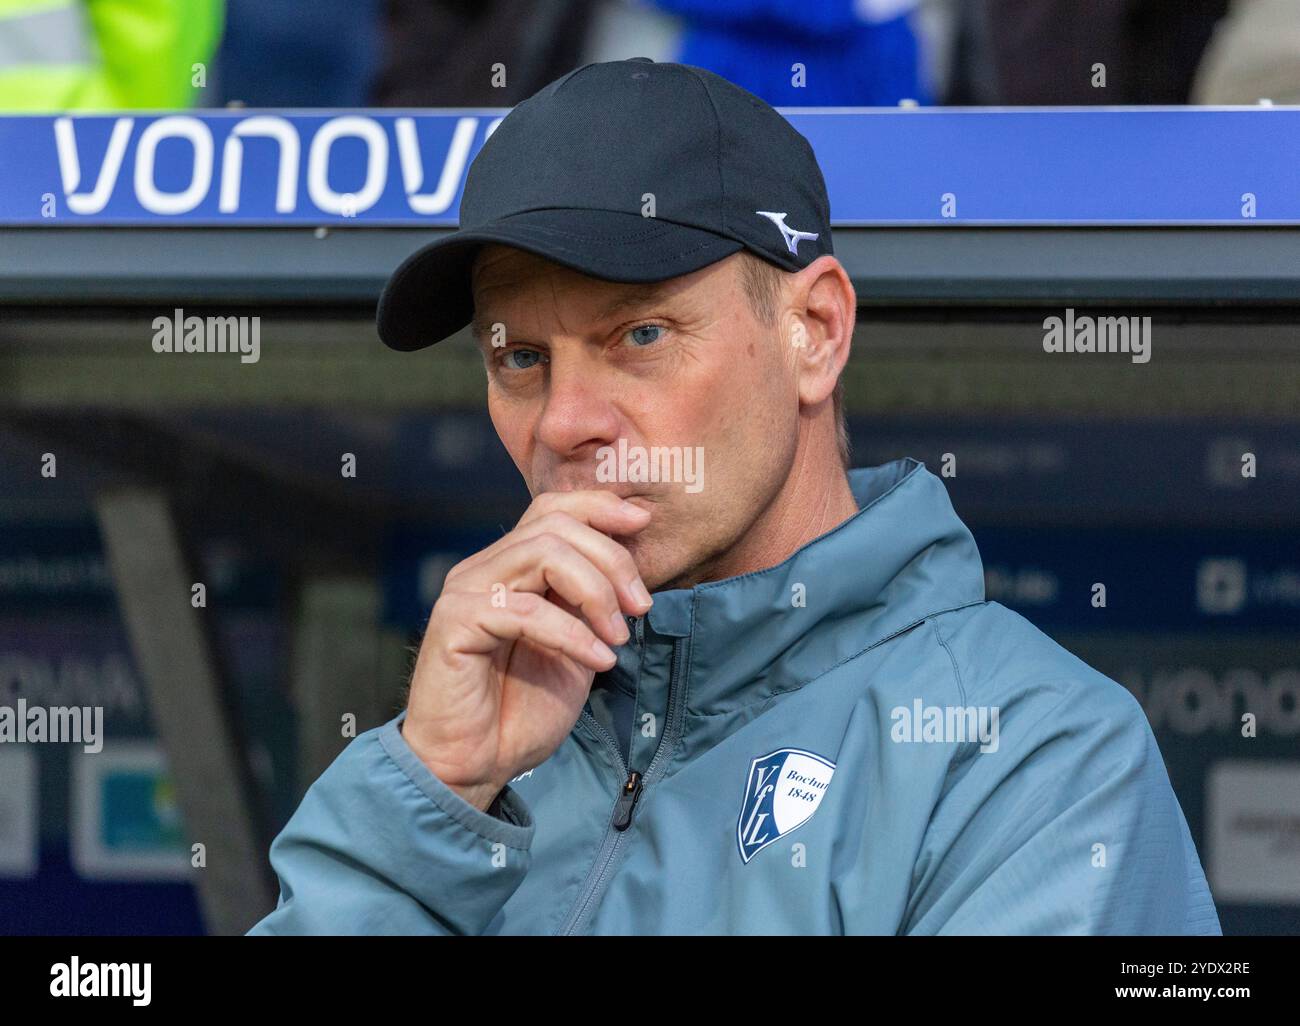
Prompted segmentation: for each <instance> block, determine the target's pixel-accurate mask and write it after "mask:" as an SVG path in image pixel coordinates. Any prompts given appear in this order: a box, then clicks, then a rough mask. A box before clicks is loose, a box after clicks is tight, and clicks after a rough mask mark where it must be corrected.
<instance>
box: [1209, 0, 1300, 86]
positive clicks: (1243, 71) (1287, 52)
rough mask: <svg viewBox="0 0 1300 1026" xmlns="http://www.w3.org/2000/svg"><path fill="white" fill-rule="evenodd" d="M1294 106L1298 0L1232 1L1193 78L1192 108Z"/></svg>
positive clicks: (1299, 66)
mask: <svg viewBox="0 0 1300 1026" xmlns="http://www.w3.org/2000/svg"><path fill="white" fill-rule="evenodd" d="M1261 99H1266V100H1272V101H1273V102H1274V103H1300V0H1233V4H1232V8H1231V9H1230V10H1229V12H1228V16H1227V17H1226V18H1224V19H1223V21H1221V22H1220V23H1219V26H1218V28H1216V29H1215V31H1214V38H1213V39H1211V40H1210V45H1209V47H1207V48H1206V51H1205V57H1204V59H1203V60H1202V61H1201V66H1200V68H1199V69H1198V71H1197V73H1196V82H1195V85H1194V86H1193V87H1192V102H1193V103H1216V104H1227V103H1256V102H1258V101H1259V100H1261Z"/></svg>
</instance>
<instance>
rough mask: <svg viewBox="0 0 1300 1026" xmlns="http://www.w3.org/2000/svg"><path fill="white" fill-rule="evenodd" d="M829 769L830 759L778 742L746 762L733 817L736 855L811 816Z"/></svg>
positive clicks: (750, 853)
mask: <svg viewBox="0 0 1300 1026" xmlns="http://www.w3.org/2000/svg"><path fill="white" fill-rule="evenodd" d="M834 773H835V763H833V762H831V761H830V760H829V759H823V758H822V757H821V756H820V755H817V754H815V753H813V752H805V751H804V750H803V749H802V748H778V749H777V750H776V751H775V752H770V753H768V754H767V755H763V756H760V757H759V758H757V759H755V760H754V761H753V762H752V763H750V766H749V780H747V781H746V782H745V800H744V802H742V803H741V806H740V819H739V820H738V821H737V823H736V842H737V843H738V844H739V845H740V858H741V860H742V861H744V862H748V861H749V860H750V859H752V858H753V857H754V856H755V855H757V854H758V853H759V852H760V851H762V850H763V849H764V848H766V847H767V846H768V845H769V844H771V843H772V842H773V841H775V840H777V839H779V838H781V837H784V836H785V835H786V834H788V833H789V832H790V831H791V830H794V829H795V828H796V827H799V826H802V825H803V824H804V823H806V822H808V820H810V819H812V814H813V813H814V812H816V811H817V806H818V805H820V804H821V803H822V798H823V797H824V796H825V794H826V787H827V785H828V784H830V782H831V777H832V776H833V775H834Z"/></svg>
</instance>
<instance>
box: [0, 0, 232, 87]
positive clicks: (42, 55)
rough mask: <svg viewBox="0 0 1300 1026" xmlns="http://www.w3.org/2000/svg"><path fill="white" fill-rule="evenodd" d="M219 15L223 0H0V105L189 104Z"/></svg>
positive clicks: (203, 71) (210, 50) (202, 73)
mask: <svg viewBox="0 0 1300 1026" xmlns="http://www.w3.org/2000/svg"><path fill="white" fill-rule="evenodd" d="M224 13H225V12H224V4H223V2H222V0H0V111H10V112H13V111H23V112H32V111H40V112H54V111H63V110H102V111H108V110H124V109H169V108H176V107H189V106H192V105H193V104H194V102H195V99H196V97H197V95H198V90H197V89H196V88H195V83H196V82H199V83H202V82H203V81H205V80H206V74H207V70H208V68H207V65H208V63H209V62H210V61H211V59H212V55H213V53H214V52H215V50H216V47H217V42H218V40H219V39H220V37H221V30H222V23H223V18H224ZM196 64H199V65H203V67H202V68H201V69H200V68H196V67H195V65H196Z"/></svg>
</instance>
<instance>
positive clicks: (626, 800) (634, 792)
mask: <svg viewBox="0 0 1300 1026" xmlns="http://www.w3.org/2000/svg"><path fill="white" fill-rule="evenodd" d="M643 622H644V617H637V619H636V642H637V647H638V648H640V647H641V646H642V644H643V643H644V640H645V636H644V633H643V630H642V624H643ZM681 649H682V641H681V639H676V640H674V641H673V651H672V656H671V661H670V663H669V670H668V696H667V697H668V723H667V725H666V726H665V729H664V735H663V737H661V738H660V739H659V746H658V747H657V748H656V749H655V754H654V755H653V756H652V757H651V759H650V765H649V766H647V767H646V770H645V774H644V775H643V774H641V773H639V772H637V771H636V770H632V771H631V772H629V771H628V768H627V765H626V763H624V761H623V753H622V752H620V751H619V749H618V745H617V744H616V743H615V742H614V739H613V738H612V737H611V736H610V734H609V731H607V730H606V729H605V728H604V727H603V726H601V724H600V723H599V722H598V721H597V720H596V718H595V717H594V716H592V715H591V714H589V713H588V712H586V711H585V710H584V711H583V713H582V717H583V719H585V720H586V721H587V722H588V724H589V725H590V726H592V727H594V728H595V729H596V732H597V734H598V736H600V738H601V740H602V741H603V742H604V743H605V746H606V747H607V748H609V749H610V751H612V752H613V754H614V758H615V760H616V762H617V764H618V767H619V769H620V770H622V772H624V773H626V774H627V778H626V780H625V781H624V783H623V786H622V788H621V789H620V790H619V793H618V798H617V800H616V801H615V803H614V811H613V813H612V814H611V816H610V829H609V830H607V831H606V832H605V837H604V840H603V841H602V842H601V846H600V851H599V852H597V854H596V865H597V866H599V867H600V868H599V870H597V869H595V868H593V870H592V872H591V873H588V875H587V880H588V882H587V883H586V884H584V886H583V888H582V891H581V893H580V894H579V895H578V900H577V902H576V903H575V904H574V906H573V909H572V911H571V912H570V913H569V915H568V916H567V917H566V918H565V921H564V925H563V926H562V927H561V928H560V930H559V933H560V934H561V935H564V936H568V935H571V934H574V933H577V932H578V929H579V928H580V927H581V926H582V925H583V924H584V923H585V920H586V918H587V912H588V910H589V908H590V907H591V903H592V901H593V899H594V898H595V897H596V895H598V894H599V893H601V888H602V886H603V884H604V882H605V878H606V876H607V875H608V874H609V867H610V865H611V864H612V863H613V861H614V856H615V855H616V854H617V853H618V846H619V842H620V841H622V839H623V835H624V831H626V830H627V828H628V827H629V826H631V824H632V813H633V811H634V810H635V808H636V803H637V799H639V798H640V797H641V789H642V785H643V783H644V781H645V778H647V777H649V776H650V774H651V773H652V772H653V770H654V768H655V766H656V765H657V764H658V762H659V758H660V756H661V755H662V754H663V753H664V751H665V750H666V749H667V748H668V747H669V742H670V741H671V740H672V738H671V737H670V735H671V734H672V733H673V730H674V721H675V717H674V710H673V702H674V700H675V698H676V693H677V669H678V660H679V656H680V653H681ZM628 750H629V751H631V747H630V746H629V749H628ZM593 873H594V874H595V876H594V879H593V877H592V874H593Z"/></svg>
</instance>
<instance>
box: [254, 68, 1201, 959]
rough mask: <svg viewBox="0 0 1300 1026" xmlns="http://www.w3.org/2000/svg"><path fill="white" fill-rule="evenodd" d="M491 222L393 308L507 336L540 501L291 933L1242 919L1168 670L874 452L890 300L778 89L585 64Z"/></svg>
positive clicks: (516, 120) (506, 411) (933, 487)
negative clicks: (862, 266)
mask: <svg viewBox="0 0 1300 1026" xmlns="http://www.w3.org/2000/svg"><path fill="white" fill-rule="evenodd" d="M460 213H461V227H460V230H459V231H458V232H456V233H455V234H453V235H451V236H449V237H448V238H446V239H443V240H440V241H438V242H436V243H434V244H432V245H430V246H428V247H426V248H425V249H424V250H422V251H420V252H418V253H416V254H415V255H414V256H412V257H411V258H410V259H408V260H407V261H406V262H405V263H404V264H403V265H402V266H401V267H400V268H399V269H398V270H397V272H396V273H395V274H394V275H393V278H392V280H391V281H390V283H389V285H388V288H387V289H386V290H385V293H384V296H383V298H382V300H381V302H380V307H379V332H380V335H381V337H382V338H383V340H384V341H385V342H386V343H387V344H388V345H389V346H392V347H394V348H397V349H403V350H415V349H420V348H423V347H425V346H428V345H431V344H433V343H436V342H438V341H440V340H442V339H444V338H446V337H447V336H448V335H451V334H453V333H454V332H456V331H458V330H459V329H461V328H463V327H465V326H467V325H471V326H472V328H473V332H474V334H475V336H476V337H477V339H478V342H479V345H480V346H481V348H482V351H483V356H484V362H485V365H486V370H487V380H488V406H489V411H490V413H491V416H492V421H493V424H494V426H495V428H496V430H497V432H498V434H499V435H500V437H501V440H502V442H503V444H504V445H505V447H506V449H507V450H508V451H509V452H510V455H511V457H512V458H513V459H514V461H515V464H516V466H517V467H518V468H519V471H520V473H521V474H522V475H523V477H524V479H525V481H527V483H528V486H529V489H530V491H531V493H532V495H533V502H532V504H531V505H530V506H529V508H528V510H527V511H526V512H525V513H524V515H523V517H522V518H521V519H520V521H519V523H518V524H517V525H516V526H515V528H514V529H513V530H512V531H510V532H509V533H508V534H506V535H505V536H504V537H502V538H501V539H500V540H499V541H497V542H495V543H494V544H492V545H490V546H489V547H487V548H486V549H484V550H483V551H481V552H479V553H476V554H475V555H473V556H471V557H469V558H468V559H466V560H464V561H463V562H462V563H460V564H458V565H457V566H456V567H454V568H453V569H452V570H451V572H450V573H449V574H448V575H447V579H446V582H445V584H444V586H443V590H442V593H441V595H440V596H439V598H438V601H437V603H436V604H435V605H434V607H433V610H432V612H431V614H430V618H429V624H428V628H427V630H426V632H425V636H424V640H423V643H422V646H421V649H420V654H419V657H418V660H417V663H416V667H415V671H414V674H413V676H412V680H411V689H410V697H409V701H408V704H407V708H406V709H405V710H404V711H403V712H402V714H401V715H399V716H397V717H396V718H395V719H393V720H392V721H390V722H389V723H387V724H385V725H384V726H382V727H379V728H376V729H374V730H370V731H367V732H366V733H364V734H362V735H361V736H360V737H358V738H356V739H355V740H354V741H353V742H352V743H351V744H350V745H349V746H348V747H347V749H346V750H345V751H344V752H343V753H342V754H341V755H340V756H339V757H338V759H337V760H336V761H335V762H334V763H333V764H332V765H331V766H330V767H329V769H328V770H327V771H326V772H325V773H324V774H323V775H322V776H321V778H320V779H319V780H318V781H316V783H315V784H313V785H312V787H311V789H310V790H309V791H308V793H307V795H306V797H305V798H304V799H303V802H302V805H301V806H300V807H299V809H298V811H297V812H296V813H295V814H294V816H293V818H292V819H291V821H290V822H289V824H288V825H287V826H286V827H285V829H284V831H283V832H282V833H281V834H280V836H279V837H277V838H276V840H275V842H274V844H273V845H272V848H271V860H272V864H273V865H274V866H275V869H276V871H277V872H278V874H279V877H280V881H281V893H280V900H279V903H278V905H277V908H276V909H275V911H273V912H272V913H271V914H270V915H268V916H267V917H266V918H265V919H264V920H263V921H262V922H261V923H259V924H258V926H257V927H255V928H254V930H253V932H254V933H375V932H382V933H456V934H510V933H558V934H574V933H660V934H661V933H768V934H771V933H786V934H802V933H922V934H926V933H1135V932H1149V933H1218V932H1219V927H1218V920H1217V916H1216V914H1215V911H1214V906H1213V903H1212V901H1211V900H1210V896H1209V892H1208V889H1207V887H1206V884H1205V878H1204V875H1203V873H1202V871H1201V867H1200V863H1199V860H1198V858H1197V855H1196V851H1195V848H1194V846H1193V845H1192V841H1191V838H1190V835H1189V832H1188V829H1187V824H1186V821H1185V819H1184V818H1183V814H1182V810H1181V809H1180V807H1179V805H1178V802H1177V799H1176V798H1175V796H1174V794H1173V792H1172V790H1171V788H1170V786H1169V780H1168V777H1167V775H1166V774H1165V770H1164V766H1163V763H1162V762H1161V759H1160V755H1159V752H1158V750H1157V749H1156V746H1155V741H1154V738H1153V737H1152V735H1151V732H1150V729H1149V727H1148V726H1147V723H1146V720H1145V717H1144V715H1143V713H1142V710H1141V707H1140V706H1139V705H1138V704H1137V702H1136V701H1135V700H1134V699H1133V698H1132V697H1131V696H1130V695H1129V694H1128V692H1127V691H1125V690H1124V689H1123V688H1122V687H1121V686H1120V685H1118V684H1116V683H1114V682H1113V681H1110V680H1108V679H1107V678H1105V677H1102V676H1101V675H1100V674H1098V673H1096V672H1095V671H1093V670H1091V669H1090V668H1089V667H1087V666H1086V665H1084V664H1083V663H1081V662H1079V661H1078V660H1077V659H1075V658H1074V657H1073V656H1071V655H1070V654H1069V653H1068V652H1065V651H1064V650H1063V649H1061V648H1060V647H1059V646H1057V645H1056V644H1055V643H1053V642H1052V641H1051V640H1050V639H1048V638H1047V637H1045V636H1044V635H1042V634H1041V633H1039V632H1038V631H1036V630H1035V629H1034V628H1033V627H1032V626H1031V625H1030V624H1028V623H1027V622H1026V621H1024V620H1023V619H1022V618H1021V617H1019V616H1017V615H1016V614H1014V613H1012V612H1010V611H1008V610H1006V609H1004V608H1003V607H1001V606H999V605H997V604H996V603H989V602H986V601H985V600H984V591H983V570H982V566H981V563H980V560H979V554H978V551H977V550H976V547H975V543H974V539H973V538H972V537H971V535H970V532H969V531H968V530H967V529H966V527H965V526H964V525H963V524H962V523H961V521H960V520H959V519H958V518H957V516H956V514H955V513H954V512H953V510H952V507H951V505H950V503H949V502H948V497H947V493H946V491H945V489H944V487H943V485H942V483H941V482H940V481H939V479H938V478H936V477H935V476H934V475H932V474H930V473H929V472H928V471H926V470H925V468H924V467H923V466H921V465H920V464H918V463H917V462H916V461H914V460H906V459H904V460H899V461H896V462H895V463H891V464H887V465H885V466H882V467H873V468H863V469H858V470H851V471H850V470H847V469H846V468H847V452H846V451H845V446H844V442H843V438H844V435H843V426H842V413H841V411H840V410H839V409H838V406H839V404H838V401H837V398H836V397H837V394H838V381H839V376H840V372H841V370H842V368H843V366H844V363H845V361H846V359H847V358H848V350H849V344H850V340H851V337H852V333H853V326H854V317H855V308H856V301H855V297H854V292H853V288H852V285H851V284H850V282H849V280H848V277H847V275H846V274H845V272H844V269H843V267H842V266H841V265H840V264H839V262H838V261H837V260H836V259H835V257H834V255H833V250H832V245H831V232H830V210H829V203H828V200H827V196H826V189H825V185H824V182H823V180H822V175H821V172H820V170H819V169H818V166H817V162H816V160H815V158H814V156H813V154H812V151H811V149H810V147H809V146H808V144H807V142H806V141H805V140H804V139H803V138H802V137H801V136H800V135H799V134H798V133H797V132H795V131H794V130H793V128H791V127H790V125H789V124H788V123H787V122H786V121H785V120H784V119H783V118H781V117H780V115H778V114H777V113H776V112H775V111H773V110H772V109H771V108H770V107H768V106H767V105H766V104H764V103H763V102H762V101H760V100H759V99H757V98H756V97H754V96H751V95H750V94H748V93H746V92H744V91H743V90H740V89H738V88H736V87H735V86H732V85H730V84H729V83H727V82H725V81H724V80H722V79H720V78H718V77H717V76H715V75H711V74H710V73H708V72H705V71H702V70H700V69H696V68H691V67H686V66H682V65H674V64H655V63H652V62H649V61H644V60H634V61H621V62H612V63H608V64H594V65H588V66H586V67H583V68H580V69H578V70H577V71H574V72H572V73H571V74H569V75H566V76H565V77H563V78H561V79H559V80H558V81H557V82H554V83H552V84H551V85H550V86H548V87H546V88H545V89H543V90H542V91H541V92H540V93H538V94H537V95H536V96H533V97H532V98H531V99H529V100H527V101H525V102H524V103H522V104H520V105H519V106H518V107H517V108H515V110H514V111H512V112H511V114H510V115H509V116H508V117H506V118H505V120H504V121H503V122H502V123H501V125H500V126H499V128H498V129H497V131H496V132H495V133H494V135H493V136H492V138H491V139H490V140H489V141H488V142H487V144H485V146H484V148H483V150H482V152H481V153H480V154H479V156H478V158H477V159H476V160H475V162H474V164H473V166H472V168H471V169H470V173H469V177H468V180H467V182H466V186H465V194H464V199H463V202H462V204H461V210H460ZM651 593H653V594H651Z"/></svg>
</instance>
